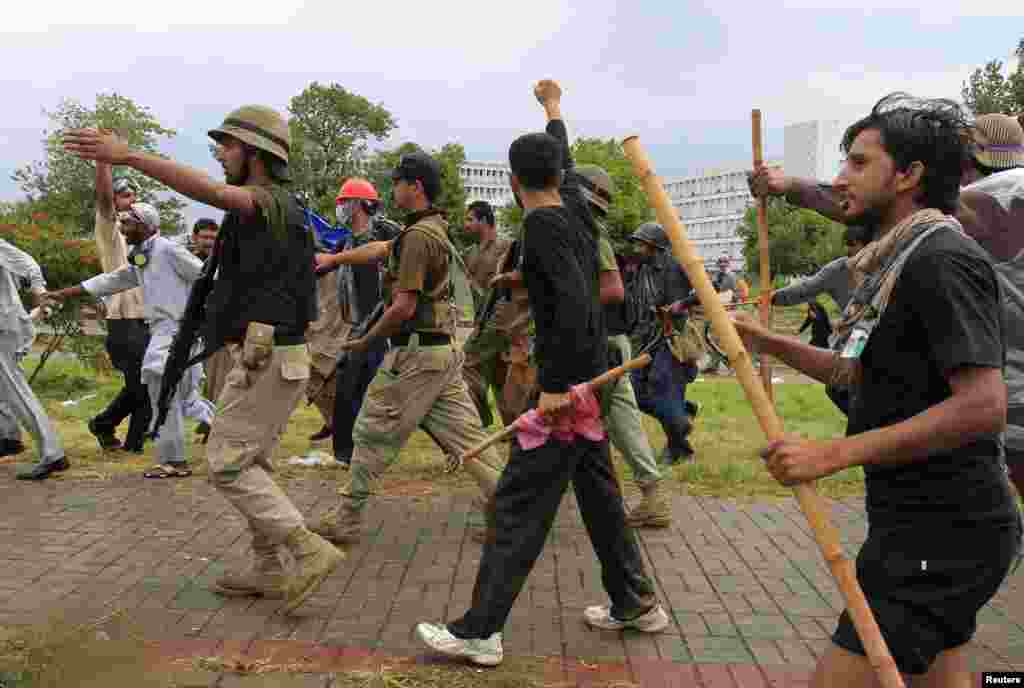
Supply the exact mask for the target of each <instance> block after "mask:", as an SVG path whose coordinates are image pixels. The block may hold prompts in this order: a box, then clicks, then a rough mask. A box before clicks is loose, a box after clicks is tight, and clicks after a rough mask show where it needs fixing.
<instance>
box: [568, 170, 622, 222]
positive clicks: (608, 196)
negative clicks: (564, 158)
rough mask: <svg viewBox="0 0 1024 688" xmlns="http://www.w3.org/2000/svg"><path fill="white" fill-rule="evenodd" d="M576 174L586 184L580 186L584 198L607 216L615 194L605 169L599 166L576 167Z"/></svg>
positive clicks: (612, 183)
mask: <svg viewBox="0 0 1024 688" xmlns="http://www.w3.org/2000/svg"><path fill="white" fill-rule="evenodd" d="M576 173H577V174H578V175H580V176H581V177H583V182H584V183H583V184H581V185H580V186H581V187H582V188H581V189H580V190H581V191H582V192H583V197H584V198H586V199H587V201H588V202H589V203H591V204H592V205H594V206H596V207H597V208H598V209H600V210H601V212H603V213H606V214H607V212H608V206H610V205H611V203H612V194H613V193H615V183H614V182H613V181H612V178H611V177H610V176H609V175H608V173H607V172H606V171H605V170H604V168H602V167H598V166H597V165H579V166H577V167H576Z"/></svg>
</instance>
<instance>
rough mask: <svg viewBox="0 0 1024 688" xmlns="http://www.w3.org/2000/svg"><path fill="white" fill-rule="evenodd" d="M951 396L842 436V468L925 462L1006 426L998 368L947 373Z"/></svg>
mask: <svg viewBox="0 0 1024 688" xmlns="http://www.w3.org/2000/svg"><path fill="white" fill-rule="evenodd" d="M947 381H948V382H949V386H950V388H951V389H952V390H953V394H952V396H950V398H949V399H946V400H945V401H943V402H942V403H941V404H937V405H935V406H932V407H931V408H929V409H928V410H927V411H924V412H923V413H919V414H918V415H916V416H914V417H913V418H908V419H907V420H905V421H903V422H902V423H897V424H896V425H890V426H889V427H886V428H879V429H877V430H872V431H870V432H865V433H861V434H859V435H853V436H851V437H847V438H845V439H844V440H843V444H844V445H845V446H844V447H843V451H841V452H837V454H839V455H840V457H839V460H840V461H841V465H840V466H839V470H841V469H843V468H847V467H849V466H861V465H896V464H905V463H911V462H914V461H924V460H927V459H928V457H930V456H932V455H934V454H938V453H940V452H948V451H952V450H953V449H957V448H959V447H962V446H964V445H967V444H970V443H971V442H974V441H976V440H979V439H982V438H984V437H986V436H992V435H995V434H997V433H999V432H1001V431H1002V430H1003V428H1005V427H1006V384H1005V383H1004V382H1003V374H1002V371H1000V370H999V369H998V368H974V367H970V368H960V369H958V370H955V371H953V372H952V373H951V374H950V375H949V376H948V377H947Z"/></svg>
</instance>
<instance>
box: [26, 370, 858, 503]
mask: <svg viewBox="0 0 1024 688" xmlns="http://www.w3.org/2000/svg"><path fill="white" fill-rule="evenodd" d="M34 365H35V361H34V360H33V358H32V357H30V358H29V359H28V360H26V361H25V362H24V366H25V368H26V369H27V370H31V369H32V368H33V366H34ZM120 386H121V378H120V376H119V375H117V374H111V375H104V374H98V373H97V372H96V371H94V370H92V369H90V368H87V367H86V366H84V365H82V364H80V363H78V362H76V361H75V360H73V359H58V360H51V361H50V362H49V363H48V364H47V366H46V368H44V370H43V372H42V373H41V374H40V376H39V377H38V378H37V380H36V383H35V385H34V387H35V390H36V393H37V394H38V395H39V397H40V399H41V400H42V401H43V403H44V405H45V406H46V409H47V412H48V413H49V414H50V417H51V419H52V420H53V421H54V422H55V423H56V424H57V427H58V430H59V432H60V434H61V438H62V440H63V442H64V445H65V450H66V451H67V454H68V457H69V458H70V459H71V461H72V469H71V470H70V471H68V472H66V473H63V474H60V475H59V476H55V477H56V479H58V480H69V479H70V480H73V479H96V480H102V479H106V478H108V477H110V476H112V475H116V474H119V473H139V472H141V471H142V470H144V469H145V468H146V467H148V466H150V465H152V464H153V463H154V462H155V460H156V457H155V454H154V450H153V446H152V444H147V447H146V453H145V454H144V455H143V456H141V457H138V456H135V455H126V454H123V453H113V454H108V453H104V452H102V451H101V450H100V449H99V447H98V446H97V445H96V442H95V440H94V439H93V437H92V435H90V434H89V432H88V430H87V428H86V422H87V421H88V420H89V419H90V418H91V417H93V416H94V415H96V414H97V413H98V412H99V411H100V410H102V409H103V408H104V407H105V406H106V404H107V403H109V401H110V400H111V399H112V398H113V397H114V395H116V394H117V392H118V390H119V389H120ZM90 394H95V395H96V396H95V397H94V398H92V399H86V400H84V401H80V402H79V403H77V404H74V405H68V406H64V405H62V402H64V401H66V400H80V399H82V397H84V396H86V395H90ZM775 395H776V400H777V409H778V411H779V414H780V416H781V418H782V420H783V423H784V425H785V428H786V431H787V432H789V433H795V434H798V435H802V436H805V437H810V438H816V439H826V438H830V437H838V436H841V435H842V434H843V430H844V423H845V419H844V417H843V416H842V414H841V413H840V412H839V411H838V410H837V409H836V408H835V407H834V406H833V404H832V403H831V402H830V401H829V400H828V398H827V397H826V396H825V393H824V390H823V388H822V387H821V386H820V385H810V384H778V385H775ZM688 397H689V398H690V399H692V400H693V401H696V402H697V403H699V404H700V406H701V412H700V416H699V417H698V418H697V420H696V422H695V428H694V433H693V435H692V436H691V442H692V444H693V445H694V447H695V448H696V450H697V459H696V461H694V462H690V463H687V464H684V465H681V466H675V467H673V468H671V469H666V470H669V471H670V473H671V475H672V477H673V478H674V479H675V481H676V483H677V487H678V489H679V490H680V491H685V492H688V493H691V494H698V495H708V496H720V497H776V496H785V495H788V494H790V490H789V489H788V488H784V487H782V486H780V485H778V484H777V483H776V482H775V481H774V480H773V479H772V478H771V476H770V475H769V474H768V472H767V471H766V470H765V468H764V465H763V462H762V460H761V459H760V458H759V457H758V455H757V452H758V450H759V449H760V448H761V447H763V446H764V444H765V441H764V437H763V434H762V433H761V430H760V428H759V427H758V424H757V421H756V418H755V417H754V415H753V412H752V410H751V408H750V406H749V404H748V403H747V401H746V399H745V397H744V395H743V390H742V388H741V387H740V385H739V383H738V381H737V380H736V378H734V377H721V378H714V377H707V378H703V381H701V382H696V383H694V384H691V385H690V386H689V388H688ZM495 416H496V417H497V413H495ZM321 423H322V421H321V418H320V415H319V413H318V412H317V411H316V409H315V408H314V407H312V406H307V405H306V404H305V403H303V404H301V405H300V406H299V408H298V409H297V410H296V412H295V414H294V415H293V416H292V419H291V422H290V423H289V425H288V429H287V431H286V433H285V435H284V436H283V438H282V442H281V446H280V447H279V449H278V452H277V454H276V459H277V460H276V465H277V467H278V476H279V477H280V478H282V479H284V480H289V479H311V478H317V477H321V478H337V479H338V480H342V481H343V480H345V478H346V476H347V473H346V472H344V471H342V470H340V469H338V468H334V467H304V466H291V465H288V463H287V459H288V458H289V457H291V456H297V455H298V456H301V455H303V454H305V453H306V452H307V451H308V450H309V449H310V448H311V443H310V442H309V440H308V439H307V438H308V436H309V435H311V434H312V433H314V432H316V431H317V430H318V429H319V428H320V425H321ZM188 425H189V427H190V428H191V427H192V426H193V425H194V424H193V423H192V422H191V421H189V422H188ZM644 427H645V429H646V431H647V434H648V438H649V439H650V442H651V445H652V447H653V448H654V450H655V452H656V453H660V451H661V449H662V447H664V445H665V438H664V435H663V434H662V432H661V429H660V426H659V425H658V423H657V422H656V421H655V420H654V419H653V418H650V417H647V416H644ZM499 429H500V428H499V427H497V426H495V427H492V428H490V431H494V432H496V431H498V430H499ZM190 432H191V431H190ZM189 436H190V437H191V434H190V435H189ZM25 439H26V441H27V442H31V437H30V436H28V435H27V433H26V435H25ZM507 446H508V445H501V446H499V451H498V453H499V455H501V456H503V457H504V456H505V455H506V454H507ZM314 448H319V449H321V450H322V451H325V452H326V453H328V454H330V452H331V447H330V441H327V442H321V443H318V444H317V445H316V447H314ZM188 450H189V452H190V457H189V458H190V460H191V461H192V463H193V468H194V470H195V471H196V474H197V475H204V474H205V461H204V460H203V458H204V453H203V447H202V446H201V445H198V444H190V445H189V448H188ZM613 456H614V457H615V463H616V466H617V468H618V470H619V475H620V476H621V477H622V478H623V480H624V483H625V485H626V487H627V488H628V487H629V484H630V482H631V481H630V478H631V476H630V472H629V469H628V467H627V466H626V465H625V463H624V462H623V461H622V459H621V457H620V456H618V453H617V452H613ZM19 458H20V459H21V460H22V461H26V462H27V461H30V460H34V452H32V451H31V450H30V451H28V452H26V453H25V454H22V455H21V456H20V457H19ZM862 476H863V474H862V472H861V470H860V469H854V470H850V471H844V472H843V473H841V474H838V475H836V476H833V477H830V478H828V479H826V480H823V481H821V483H820V488H821V490H822V491H823V492H824V493H825V494H829V495H835V496H839V495H856V494H861V493H862V491H863V479H862ZM183 487H184V486H183ZM473 488H474V483H473V482H472V480H471V479H470V478H469V477H468V476H467V475H466V474H465V472H464V471H459V472H457V473H455V474H447V473H445V472H444V456H443V454H442V452H441V451H440V449H439V448H438V447H437V446H436V445H435V444H434V443H433V441H432V440H431V439H430V438H429V437H427V436H426V435H425V434H424V433H422V432H418V433H416V434H414V435H413V437H412V438H411V440H410V442H409V444H408V446H407V447H406V448H405V450H404V451H403V452H402V455H401V458H400V460H399V461H398V463H397V464H396V465H395V466H393V467H392V469H391V470H390V471H389V472H388V473H387V474H386V476H385V479H384V480H383V482H382V484H381V485H380V488H379V489H380V491H381V492H382V493H384V494H392V495H405V496H410V497H415V496H429V495H437V494H443V493H444V492H445V491H447V490H472V489H473Z"/></svg>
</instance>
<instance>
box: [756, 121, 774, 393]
mask: <svg viewBox="0 0 1024 688" xmlns="http://www.w3.org/2000/svg"><path fill="white" fill-rule="evenodd" d="M750 125H751V128H750V131H751V134H752V137H751V138H752V143H753V148H754V169H755V170H757V169H758V168H759V167H761V166H762V165H764V148H763V146H762V143H761V111H760V110H753V111H752V112H751V113H750ZM757 242H758V247H759V248H760V253H761V269H760V272H761V293H762V294H767V293H768V292H769V291H771V288H772V277H771V261H770V260H769V255H768V200H767V199H765V198H760V199H758V201H757ZM761 324H762V325H764V326H765V327H768V328H770V327H771V326H772V309H771V304H770V303H769V302H768V301H763V302H762V303H761ZM761 382H762V384H764V388H765V391H766V392H767V393H768V398H769V399H770V400H772V401H774V400H775V395H774V394H773V390H772V365H771V361H770V360H769V359H768V356H767V354H765V353H763V352H762V353H761Z"/></svg>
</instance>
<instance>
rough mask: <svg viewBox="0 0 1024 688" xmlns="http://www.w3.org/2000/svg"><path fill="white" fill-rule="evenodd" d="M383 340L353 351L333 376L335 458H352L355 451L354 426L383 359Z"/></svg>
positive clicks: (332, 425)
mask: <svg viewBox="0 0 1024 688" xmlns="http://www.w3.org/2000/svg"><path fill="white" fill-rule="evenodd" d="M384 353H385V346H384V343H383V342H381V343H380V344H378V345H376V346H373V347H371V348H370V349H368V350H366V351H361V352H352V353H350V354H349V355H348V356H347V357H346V358H345V361H344V362H343V363H342V364H341V365H340V366H338V370H337V373H336V374H335V376H334V379H335V384H336V387H335V388H334V390H335V398H334V418H333V420H332V422H331V427H332V430H333V433H334V435H333V445H334V458H336V459H342V458H346V459H350V458H351V457H352V452H353V451H354V450H355V444H354V443H353V442H352V429H353V428H354V427H355V424H356V418H357V417H358V416H359V409H360V407H361V406H362V405H363V397H365V396H366V388H367V387H369V386H370V382H372V381H373V376H374V375H376V374H377V368H379V367H380V362H381V361H382V360H383V359H384Z"/></svg>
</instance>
